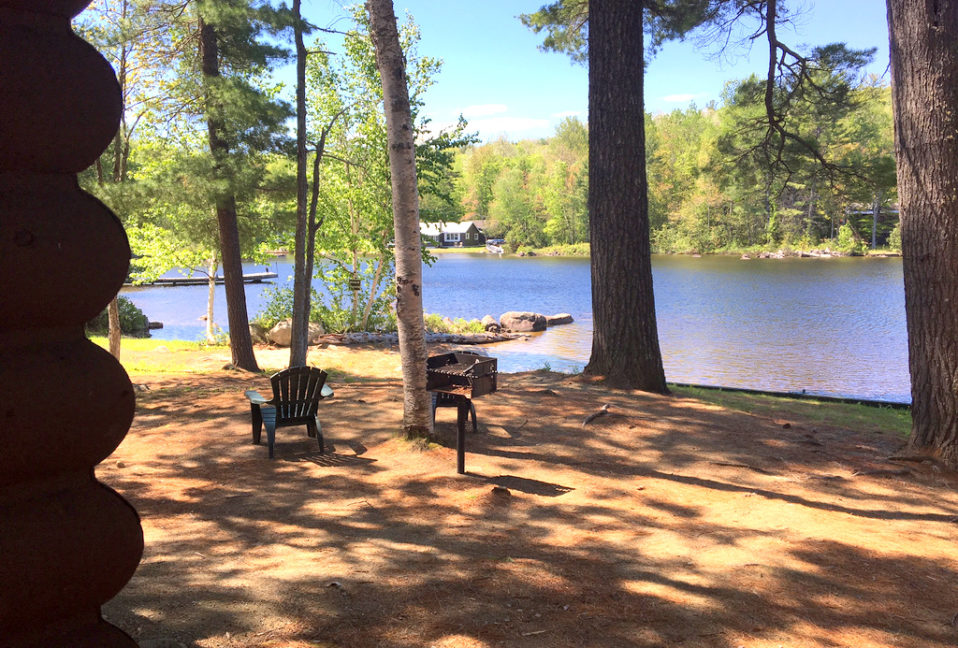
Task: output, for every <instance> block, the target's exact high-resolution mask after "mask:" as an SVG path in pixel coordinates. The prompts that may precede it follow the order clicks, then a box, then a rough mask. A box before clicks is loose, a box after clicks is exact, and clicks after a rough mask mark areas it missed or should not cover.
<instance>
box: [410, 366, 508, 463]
mask: <svg viewBox="0 0 958 648" xmlns="http://www.w3.org/2000/svg"><path fill="white" fill-rule="evenodd" d="M497 364H498V363H497V361H496V359H495V358H489V357H487V356H481V355H478V354H475V353H445V354H442V355H438V356H432V357H430V358H428V359H427V362H426V389H428V390H429V391H431V392H433V401H432V407H433V409H432V413H433V421H435V418H436V408H437V407H439V406H442V405H455V406H456V472H458V473H459V474H460V475H462V474H464V473H465V472H466V420H467V419H468V418H469V414H470V413H472V426H473V431H474V432H475V431H476V430H477V429H478V426H477V424H476V410H475V407H473V404H472V399H473V398H477V397H479V396H483V395H485V394H491V393H492V392H494V391H496V379H497V377H498V372H497Z"/></svg>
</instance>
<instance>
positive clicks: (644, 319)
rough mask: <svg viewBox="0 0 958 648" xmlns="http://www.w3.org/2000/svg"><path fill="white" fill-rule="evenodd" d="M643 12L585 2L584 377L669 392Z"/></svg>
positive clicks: (627, 4)
mask: <svg viewBox="0 0 958 648" xmlns="http://www.w3.org/2000/svg"><path fill="white" fill-rule="evenodd" d="M642 5H643V3H642V2H640V1H638V0H592V1H591V2H590V4H589V234H590V239H591V243H592V261H591V263H592V320H593V334H592V355H591V357H590V358H589V364H588V365H587V366H586V368H585V373H586V374H589V375H597V376H605V378H606V380H607V381H608V383H609V384H610V385H612V386H621V387H627V388H634V389H642V390H645V391H651V392H658V393H663V394H664V393H668V388H667V387H666V385H665V371H664V370H663V368H662V354H661V352H660V350H659V337H658V331H657V328H656V322H655V301H654V297H653V293H652V257H651V246H650V243H649V204H648V185H647V181H646V175H645V154H644V151H645V115H644V106H643V98H642V84H643V37H642V36H643V35H642V13H643V12H642Z"/></svg>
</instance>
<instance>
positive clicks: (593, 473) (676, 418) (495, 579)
mask: <svg viewBox="0 0 958 648" xmlns="http://www.w3.org/2000/svg"><path fill="white" fill-rule="evenodd" d="M260 381H261V382H265V379H263V378H262V377H248V376H241V377H238V376H234V375H232V374H224V375H219V376H209V377H199V378H196V379H195V380H194V382H196V383H197V384H196V385H195V387H196V389H194V390H190V391H184V390H183V386H182V385H179V386H178V387H177V390H176V391H169V392H166V391H165V390H164V388H163V385H162V384H158V385H156V386H155V388H153V389H152V390H151V392H150V393H149V394H148V395H147V396H146V397H144V398H141V400H140V403H139V409H138V416H137V419H136V421H135V423H134V427H133V430H131V433H130V435H129V437H128V439H127V441H125V442H124V444H123V445H122V446H121V448H120V449H119V450H118V452H117V453H116V455H114V457H112V458H111V459H110V460H108V461H107V462H105V463H104V464H103V465H102V466H101V467H100V469H99V470H98V472H99V474H100V477H101V479H102V480H103V481H105V482H106V483H108V484H110V485H112V486H114V487H115V488H117V489H118V490H119V491H120V492H122V493H123V494H124V495H125V496H126V497H127V498H128V499H129V500H130V501H131V502H132V503H133V504H134V505H135V506H136V507H137V509H138V510H139V511H140V514H141V515H142V516H143V518H144V528H145V532H146V537H147V548H146V554H145V556H144V560H143V562H142V563H141V566H140V569H139V570H138V572H137V574H136V576H135V577H134V578H133V580H132V581H131V582H130V584H129V585H128V587H127V588H126V589H125V590H124V591H123V592H121V593H120V595H119V596H118V597H117V598H116V599H114V601H112V602H111V603H109V604H108V605H107V606H106V607H105V613H106V615H107V616H108V618H109V619H110V620H111V621H112V622H114V623H117V624H118V625H120V626H121V627H122V628H124V629H125V630H127V631H128V632H130V633H131V634H133V635H134V636H135V637H137V638H140V639H143V638H150V637H158V636H163V637H171V638H173V639H175V640H177V641H179V642H181V643H182V644H184V645H187V646H197V647H199V646H202V647H203V648H207V647H214V646H222V647H226V646H231V647H235V646H244V647H245V646H258V647H264V648H265V647H267V646H273V647H279V646H283V647H287V648H288V647H293V648H298V647H299V646H357V647H358V646H384V647H389V648H412V647H414V646H415V647H420V646H445V647H451V646H456V647H465V648H469V647H492V646H497V647H499V646H502V647H513V646H516V647H519V646H523V647H533V648H537V647H546V646H549V647H552V646H590V647H591V646H596V647H609V648H612V647H631V646H683V647H709V648H731V647H734V646H740V645H747V646H750V647H756V646H779V645H787V646H862V647H868V646H872V647H876V648H877V647H879V646H889V645H896V646H913V647H915V648H918V647H919V646H921V647H926V646H927V647H937V646H950V645H954V643H955V641H956V640H958V630H956V629H955V628H954V627H953V626H952V625H951V622H952V619H953V618H954V615H955V614H956V613H958V595H956V594H955V592H954V590H953V588H952V585H953V583H954V582H955V581H956V578H958V563H956V560H955V556H954V554H953V544H952V538H953V535H954V532H955V530H956V526H955V522H956V517H958V513H956V511H958V497H956V495H955V493H954V491H953V490H951V489H948V488H943V487H941V486H937V485H936V484H934V483H931V482H928V483H926V482H922V481H915V480H911V481H906V480H902V479H894V480H889V479H883V478H876V477H869V476H865V475H855V474H854V473H855V471H856V470H858V469H859V468H860V467H862V466H868V465H872V464H874V463H876V462H879V461H880V460H881V455H882V452H883V451H884V450H885V449H887V448H892V446H893V445H894V442H893V441H890V440H882V439H877V440H876V439H874V438H871V437H866V436H861V435H857V433H855V432H853V431H848V430H844V431H842V430H830V429H816V431H815V433H814V437H815V439H816V442H817V443H820V444H821V445H808V444H803V443H801V440H802V439H805V435H806V434H811V432H810V428H808V427H806V426H805V425H804V424H803V423H802V422H800V421H793V422H792V425H791V426H790V428H789V429H783V428H782V425H781V424H780V423H779V422H777V421H775V420H771V419H767V418H761V417H749V416H747V415H743V414H741V413H735V412H729V411H726V410H721V409H718V408H714V407H710V406H704V405H702V404H701V403H697V402H695V401H689V400H682V399H669V398H662V397H654V396H649V395H645V394H639V393H633V392H605V391H602V390H601V389H598V388H596V387H595V386H591V385H584V384H582V383H577V382H575V381H572V380H569V379H566V378H562V377H554V376H553V377H550V376H548V375H546V376H545V377H543V376H542V375H540V374H529V375H517V376H503V377H502V382H503V388H502V389H501V390H500V393H497V394H495V395H491V396H489V397H487V398H484V399H482V400H481V401H478V402H477V409H478V410H479V416H480V434H478V435H472V434H471V433H470V434H469V437H468V444H469V452H468V454H467V467H469V469H470V473H469V474H467V475H456V474H455V458H454V454H455V453H454V451H453V450H452V449H450V448H435V449H431V450H427V451H423V450H422V449H421V447H420V446H417V445H414V444H410V443H407V442H404V441H402V440H400V439H397V438H395V437H394V436H393V431H394V430H396V429H398V426H399V420H400V418H401V402H399V401H398V396H397V393H398V392H397V390H398V383H392V384H388V383H387V384H382V383H379V384H377V385H373V386H370V385H363V384H361V383H349V384H346V385H342V386H340V387H338V388H337V396H336V398H335V399H333V400H331V401H329V402H328V403H325V404H324V409H323V410H322V412H321V419H322V422H323V430H324V433H325V435H326V437H327V440H328V441H329V442H330V444H331V445H332V446H333V447H334V448H335V451H334V452H333V453H331V454H330V455H319V454H318V452H317V448H316V445H315V440H313V439H310V438H308V437H307V436H306V435H305V430H298V429H295V428H283V429H281V430H280V431H278V433H277V446H276V456H277V458H276V459H275V460H273V461H270V460H269V459H267V458H266V448H265V447H264V446H254V445H252V444H250V437H249V434H250V433H249V414H248V408H247V407H246V405H245V401H243V400H242V391H243V390H244V389H245V388H246V387H247V384H248V383H250V382H252V383H255V384H256V386H258V387H260V388H261V387H262V384H260ZM204 385H205V386H206V389H205V391H204ZM213 386H218V388H219V387H222V390H221V391H216V390H214V389H212V387H213ZM535 390H540V391H539V392H538V393H537V394H534V392H535ZM549 392H552V393H551V394H550V393H549ZM196 393H202V394H203V396H202V398H200V399H199V401H196V400H194V397H193V396H192V394H196ZM552 394H555V395H552ZM606 402H608V403H610V404H611V408H610V411H611V413H610V414H608V415H606V416H603V417H600V418H598V419H595V420H593V421H592V422H590V423H589V424H586V425H583V420H584V419H585V418H586V417H587V416H588V415H589V414H591V413H592V412H594V411H595V410H596V409H597V408H598V407H599V406H600V405H602V404H604V403H606ZM439 427H440V428H441V429H440V431H441V432H442V433H443V434H445V435H446V436H450V435H454V427H455V424H454V423H450V422H445V421H444V422H442V423H440V426H439ZM859 446H860V447H859ZM754 468H759V469H760V470H754ZM821 475H823V476H831V477H835V478H836V479H819V478H815V477H813V476H821ZM227 633H228V634H227Z"/></svg>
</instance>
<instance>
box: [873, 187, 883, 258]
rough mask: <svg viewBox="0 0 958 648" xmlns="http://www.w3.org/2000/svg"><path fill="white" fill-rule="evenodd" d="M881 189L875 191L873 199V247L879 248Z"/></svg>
mask: <svg viewBox="0 0 958 648" xmlns="http://www.w3.org/2000/svg"><path fill="white" fill-rule="evenodd" d="M881 197H882V196H881V191H876V192H875V198H874V199H873V200H872V249H873V250H874V249H876V248H878V212H879V211H880V210H881Z"/></svg>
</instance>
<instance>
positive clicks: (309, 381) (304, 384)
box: [269, 367, 327, 423]
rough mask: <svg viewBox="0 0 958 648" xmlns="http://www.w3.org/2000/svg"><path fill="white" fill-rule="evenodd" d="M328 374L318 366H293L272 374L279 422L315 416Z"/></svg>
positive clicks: (274, 402) (274, 403) (270, 379)
mask: <svg viewBox="0 0 958 648" xmlns="http://www.w3.org/2000/svg"><path fill="white" fill-rule="evenodd" d="M326 375H327V374H326V372H325V371H323V370H322V369H317V368H316V367H292V368H290V369H284V370H283V371H280V372H279V373H275V374H273V375H272V376H270V378H269V381H270V383H271V384H272V385H273V400H272V403H273V405H274V406H275V407H276V416H277V419H278V420H277V423H281V422H283V421H288V420H292V419H300V418H305V417H309V416H315V415H316V410H317V408H318V405H319V401H320V399H321V398H322V397H323V394H322V391H323V385H324V384H326Z"/></svg>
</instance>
